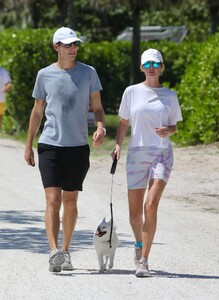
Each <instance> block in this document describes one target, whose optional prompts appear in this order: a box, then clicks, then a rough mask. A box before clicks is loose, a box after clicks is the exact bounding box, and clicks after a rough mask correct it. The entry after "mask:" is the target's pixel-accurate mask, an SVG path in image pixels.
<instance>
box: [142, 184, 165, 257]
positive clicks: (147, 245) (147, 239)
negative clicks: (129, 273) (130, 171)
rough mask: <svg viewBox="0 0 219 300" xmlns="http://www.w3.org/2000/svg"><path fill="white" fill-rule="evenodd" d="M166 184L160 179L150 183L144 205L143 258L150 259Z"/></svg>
mask: <svg viewBox="0 0 219 300" xmlns="http://www.w3.org/2000/svg"><path fill="white" fill-rule="evenodd" d="M165 186H166V183H165V182H164V181H163V180H160V179H152V180H150V182H149V188H148V194H147V198H146V201H145V205H144V214H145V220H144V224H143V231H142V244H143V245H142V257H144V258H146V259H147V258H148V256H149V253H150V249H151V246H152V242H153V239H154V235H155V232H156V226H157V211H158V205H159V202H160V199H161V196H162V193H163V191H164V188H165Z"/></svg>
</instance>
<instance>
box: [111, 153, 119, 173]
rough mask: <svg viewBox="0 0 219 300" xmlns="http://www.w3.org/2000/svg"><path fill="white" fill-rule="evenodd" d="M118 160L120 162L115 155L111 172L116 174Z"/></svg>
mask: <svg viewBox="0 0 219 300" xmlns="http://www.w3.org/2000/svg"><path fill="white" fill-rule="evenodd" d="M117 162H118V159H117V157H116V156H115V157H114V160H113V163H112V166H111V170H110V174H115V171H116V166H117Z"/></svg>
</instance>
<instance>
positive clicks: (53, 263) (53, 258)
mask: <svg viewBox="0 0 219 300" xmlns="http://www.w3.org/2000/svg"><path fill="white" fill-rule="evenodd" d="M64 261H65V256H64V253H63V252H62V251H61V250H58V249H56V250H54V251H52V252H51V253H50V255H49V271H50V272H54V273H57V272H61V265H62V264H63V263H64Z"/></svg>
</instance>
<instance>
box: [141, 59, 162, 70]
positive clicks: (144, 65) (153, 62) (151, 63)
mask: <svg viewBox="0 0 219 300" xmlns="http://www.w3.org/2000/svg"><path fill="white" fill-rule="evenodd" d="M160 64H161V62H156V61H146V63H144V64H143V67H144V68H145V69H149V68H150V67H151V66H152V67H153V68H155V69H157V68H159V66H160Z"/></svg>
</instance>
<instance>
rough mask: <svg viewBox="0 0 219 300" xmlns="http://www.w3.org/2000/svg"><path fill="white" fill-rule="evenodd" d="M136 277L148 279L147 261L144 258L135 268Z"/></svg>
mask: <svg viewBox="0 0 219 300" xmlns="http://www.w3.org/2000/svg"><path fill="white" fill-rule="evenodd" d="M135 276H136V277H148V276H150V272H149V270H148V261H147V259H146V258H144V257H142V258H141V259H140V260H139V264H138V265H137V268H136V273H135Z"/></svg>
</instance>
